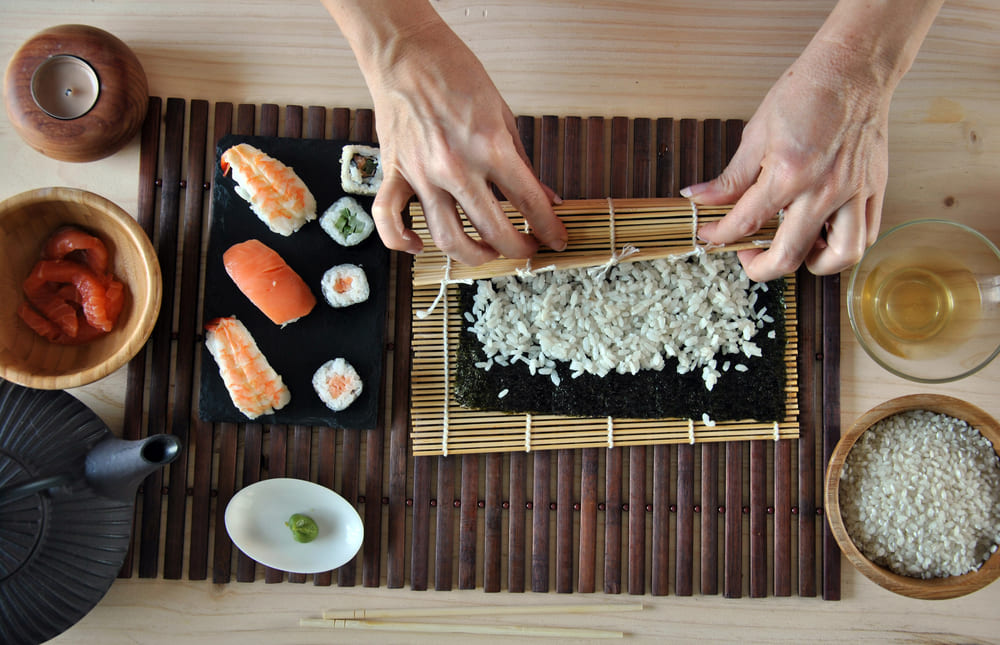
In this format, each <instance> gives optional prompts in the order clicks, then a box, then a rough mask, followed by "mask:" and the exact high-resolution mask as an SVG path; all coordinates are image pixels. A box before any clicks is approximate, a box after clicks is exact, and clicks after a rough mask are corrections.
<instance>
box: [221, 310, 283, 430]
mask: <svg viewBox="0 0 1000 645" xmlns="http://www.w3.org/2000/svg"><path fill="white" fill-rule="evenodd" d="M205 331H206V332H207V333H206V334H205V347H206V348H207V349H208V351H209V353H210V354H211V355H212V358H214V359H215V362H216V364H217V365H218V366H219V374H220V375H221V376H222V382H223V383H224V384H225V386H226V390H227V391H228V392H229V397H230V398H231V399H232V401H233V405H235V406H236V407H237V408H238V409H239V411H240V412H242V413H243V414H245V415H246V416H247V417H248V418H250V419H256V418H257V417H259V416H261V415H263V414H271V413H272V412H274V411H275V410H280V409H281V408H283V407H285V406H286V405H288V402H289V401H291V399H292V395H291V393H290V392H289V391H288V388H287V387H285V383H284V381H282V380H281V376H279V375H278V373H277V372H275V371H274V369H273V368H272V367H271V365H270V363H268V362H267V359H266V358H265V357H264V355H263V354H261V352H260V349H259V348H258V347H257V342H256V341H255V340H254V339H253V336H251V335H250V331H249V330H248V329H247V328H246V326H244V325H243V323H242V322H240V321H239V319H237V318H236V317H235V316H230V317H228V318H216V319H215V320H212V321H210V322H209V323H208V324H207V325H205Z"/></svg>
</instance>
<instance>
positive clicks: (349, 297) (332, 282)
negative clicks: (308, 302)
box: [320, 264, 370, 307]
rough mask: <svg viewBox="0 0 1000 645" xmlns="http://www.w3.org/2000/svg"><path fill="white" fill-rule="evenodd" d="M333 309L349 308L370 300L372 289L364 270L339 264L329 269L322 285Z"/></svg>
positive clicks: (353, 265)
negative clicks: (369, 295)
mask: <svg viewBox="0 0 1000 645" xmlns="http://www.w3.org/2000/svg"><path fill="white" fill-rule="evenodd" d="M320 286H321V288H322V290H323V297H324V298H326V301H327V302H328V303H329V304H330V306H331V307H349V306H351V305H356V304H358V303H360V302H364V301H365V300H368V294H369V291H370V288H369V286H368V277H367V276H366V275H365V271H364V269H362V268H361V267H359V266H358V265H356V264H338V265H337V266H335V267H330V268H329V269H327V271H326V273H324V274H323V280H322V282H321V284H320Z"/></svg>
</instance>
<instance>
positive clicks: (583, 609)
mask: <svg viewBox="0 0 1000 645" xmlns="http://www.w3.org/2000/svg"><path fill="white" fill-rule="evenodd" d="M642 610H643V605H642V603H627V604H619V603H602V604H600V605H598V604H576V605H531V606H519V605H518V606H489V605H484V606H481V607H426V608H420V607H410V608H406V609H328V610H326V611H324V612H323V618H324V619H325V620H336V619H346V620H364V619H372V618H419V617H442V616H484V615H490V616H511V615H526V614H589V613H597V612H608V613H611V612H618V611H642Z"/></svg>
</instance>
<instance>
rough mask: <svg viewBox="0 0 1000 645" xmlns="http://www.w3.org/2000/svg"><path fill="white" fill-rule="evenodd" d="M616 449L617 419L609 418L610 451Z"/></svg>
mask: <svg viewBox="0 0 1000 645" xmlns="http://www.w3.org/2000/svg"><path fill="white" fill-rule="evenodd" d="M614 447H615V418H614V417H610V416H609V417H608V449H609V450H610V449H611V448H614Z"/></svg>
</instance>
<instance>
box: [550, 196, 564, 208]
mask: <svg viewBox="0 0 1000 645" xmlns="http://www.w3.org/2000/svg"><path fill="white" fill-rule="evenodd" d="M552 203H553V204H555V205H557V206H558V205H559V204H562V203H563V198H562V197H560V196H559V195H552Z"/></svg>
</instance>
